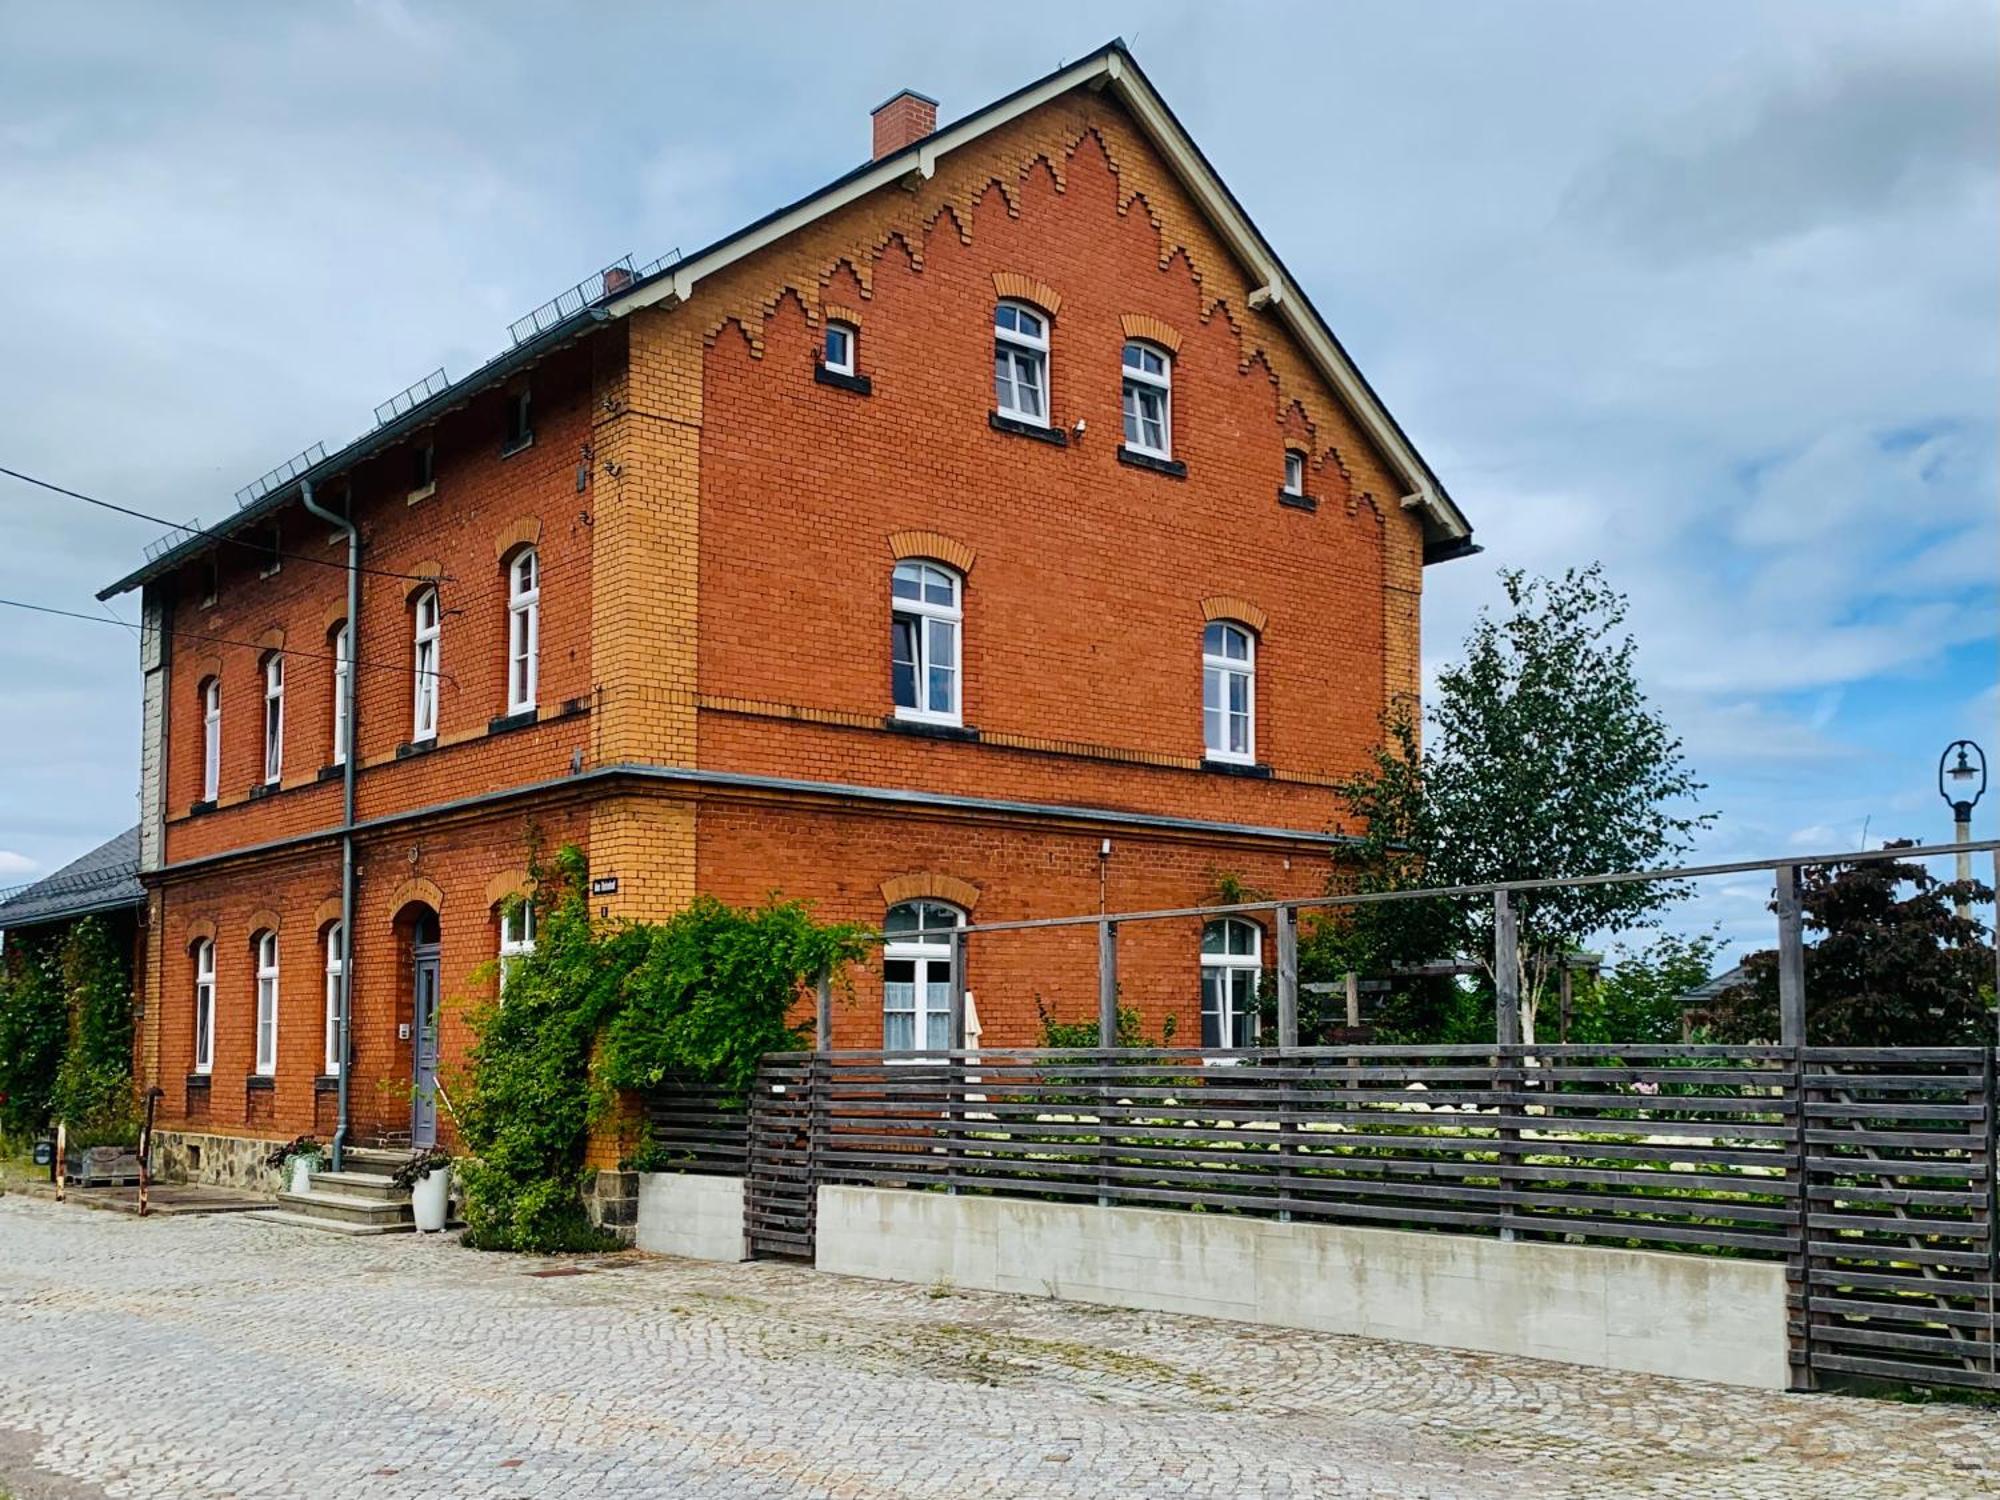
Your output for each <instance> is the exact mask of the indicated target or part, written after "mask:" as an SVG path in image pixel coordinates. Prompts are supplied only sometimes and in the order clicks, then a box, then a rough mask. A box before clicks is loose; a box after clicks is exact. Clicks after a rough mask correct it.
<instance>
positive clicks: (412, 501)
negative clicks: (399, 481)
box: [403, 454, 505, 505]
mask: <svg viewBox="0 0 2000 1500" xmlns="http://www.w3.org/2000/svg"><path fill="white" fill-rule="evenodd" d="M504 456H505V455H504V454H503V455H502V457H504ZM437 492H438V487H437V481H436V480H435V479H433V480H432V481H431V482H430V483H429V484H420V485H418V486H417V487H416V488H415V489H413V490H411V491H410V493H409V494H407V495H405V496H404V497H403V503H404V504H405V505H421V504H422V503H423V502H424V501H426V500H428V499H430V497H431V496H433V495H435V494H436V493H437Z"/></svg>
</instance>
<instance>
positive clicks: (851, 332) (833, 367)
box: [822, 322, 860, 375]
mask: <svg viewBox="0 0 2000 1500" xmlns="http://www.w3.org/2000/svg"><path fill="white" fill-rule="evenodd" d="M859 341H860V334H859V332H858V331H857V330H856V328H855V326H854V325H853V324H852V323H839V322H830V323H828V324H827V325H826V347H825V349H824V351H823V357H822V362H823V363H824V364H825V366H826V368H827V370H828V371H829V372H830V373H832V374H835V375H852V374H853V373H854V351H855V346H856V344H857V343H858V342H859Z"/></svg>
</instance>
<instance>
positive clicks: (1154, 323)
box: [1118, 313, 1181, 354]
mask: <svg viewBox="0 0 2000 1500" xmlns="http://www.w3.org/2000/svg"><path fill="white" fill-rule="evenodd" d="M1118 326H1119V327H1120V328H1122V329H1124V330H1125V337H1126V338H1128V339H1143V340H1145V341H1146V342H1147V343H1149V344H1158V345H1159V346H1160V347H1161V348H1162V349H1164V350H1166V351H1167V352H1168V353H1169V354H1179V353H1180V352H1181V336H1180V333H1179V331H1178V330H1177V329H1175V328H1174V327H1173V325H1172V324H1169V323H1162V322H1161V321H1160V320H1159V319H1158V318H1156V317H1154V316H1153V315H1152V314H1151V313H1125V314H1123V315H1122V316H1120V318H1119V319H1118Z"/></svg>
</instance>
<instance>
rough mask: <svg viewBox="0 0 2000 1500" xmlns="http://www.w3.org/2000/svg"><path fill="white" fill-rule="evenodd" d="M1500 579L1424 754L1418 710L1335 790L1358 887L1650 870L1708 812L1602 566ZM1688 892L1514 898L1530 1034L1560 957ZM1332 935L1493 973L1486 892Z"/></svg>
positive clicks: (1416, 907) (1361, 956) (1642, 889)
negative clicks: (1351, 825)
mask: <svg viewBox="0 0 2000 1500" xmlns="http://www.w3.org/2000/svg"><path fill="white" fill-rule="evenodd" d="M1500 581H1501V585H1502V588H1503V589H1504V591H1505V594H1506V608H1505V610H1504V612H1502V613H1500V614H1499V615H1497V616H1496V615H1494V614H1492V613H1490V612H1482V614H1481V615H1480V617H1479V619H1478V621H1477V622H1476V623H1475V624H1474V626H1473V628H1472V631H1471V633H1470V634H1469V635H1468V636H1467V638H1466V642H1465V648H1464V653H1463V656H1462V658H1461V659H1460V660H1459V661H1458V662H1456V663H1454V664H1452V665H1450V666H1448V667H1446V668H1445V669H1444V670H1443V671H1441V672H1440V673H1439V674H1438V683H1437V692H1436V695H1435V696H1434V698H1433V700H1432V703H1431V706H1430V710H1429V713H1428V715H1427V716H1426V724H1425V733H1424V735H1423V736H1422V743H1421V744H1420V743H1419V733H1418V726H1417V725H1416V724H1415V723H1413V722H1412V721H1410V719H1409V718H1408V717H1407V716H1400V717H1392V719H1391V721H1390V722H1389V724H1388V726H1387V728H1388V734H1387V736H1386V740H1385V743H1384V744H1383V745H1382V746H1380V747H1379V748H1378V749H1377V751H1376V753H1375V757H1374V762H1373V764H1372V765H1371V766H1370V767H1369V768H1368V769H1367V770H1366V771H1365V772H1363V773H1362V774H1361V775H1359V776H1356V777H1354V778H1352V779H1351V780H1349V781H1348V782H1346V783H1345V784H1344V785H1343V786H1342V787H1341V788H1340V791H1341V793H1342V794H1343V795H1344V796H1345V798H1346V800H1347V802H1348V804H1349V806H1350V807H1351V808H1352V809H1353V811H1354V813H1355V815H1356V816H1357V818H1358V819H1359V820H1360V823H1361V827H1362V835H1361V840H1360V843H1359V844H1358V845H1356V846H1354V847H1353V848H1351V849H1350V850H1349V852H1348V856H1347V865H1348V869H1347V870H1346V871H1345V872H1344V876H1345V878H1344V880H1343V884H1344V885H1346V886H1348V887H1349V888H1354V889H1359V890H1363V891H1398V890H1411V889H1416V888H1419V887H1451V886H1470V885H1487V884H1494V883H1498V882H1503V881H1514V880H1540V879H1549V878H1555V877H1566V876H1579V875H1596V874H1603V873H1605V872H1608V871H1617V870H1632V869H1643V868H1646V867H1648V866H1655V865H1661V864H1666V863H1670V862H1671V861H1672V860H1674V859H1675V858H1677V857H1679V856H1681V855H1683V854H1685V853H1686V852H1687V850H1688V849H1689V848H1691V847H1692V846H1693V839H1694V835H1695V833H1696V832H1697V831H1698V830H1699V829H1701V828H1703V827H1705V826H1707V824H1708V823H1709V822H1710V821H1711V820H1712V818H1713V814H1711V813H1708V812H1705V811H1703V810H1701V809H1700V808H1699V807H1698V806H1697V803H1696V799H1698V798H1699V796H1700V794H1701V793H1702V791H1703V790H1704V789H1705V788H1704V785H1703V783H1702V782H1700V781H1699V780H1697V779H1696V778H1695V776H1694V774H1693V773H1692V772H1691V771H1690V770H1689V768H1688V766H1687V764H1686V762H1685V760H1684V759H1683V757H1682V754H1681V743H1680V741H1679V739H1677V738H1676V737H1675V736H1674V734H1673V732H1672V730H1671V729H1670V728H1669V727H1668V726H1667V723H1666V721H1665V719H1664V718H1662V717H1661V715H1660V714H1659V712H1658V711H1657V710H1656V709H1654V708H1653V706H1652V705H1651V704H1650V703H1649V702H1648V701H1647V698H1646V695H1645V692H1644V691H1643V690H1642V689H1641V688H1640V686H1639V679H1638V673H1637V670H1636V667H1635V655H1636V647H1635V646H1634V643H1633V641H1632V638H1631V636H1630V635H1629V634H1625V633H1624V632H1623V629H1622V627H1623V625H1624V622H1625V615H1626V602H1625V598H1624V596H1623V595H1621V594H1619V593H1618V592H1617V591H1616V590H1614V589H1613V588H1612V587H1611V586H1610V584H1608V583H1607V582H1606V581H1605V578H1604V574H1603V571H1602V570H1601V569H1600V568H1599V567H1597V566H1595V565H1593V566H1591V567H1589V568H1586V569H1583V570H1581V571H1578V570H1574V569H1572V570H1569V571H1567V572H1565V573H1563V574H1562V576H1561V577H1559V578H1530V577H1528V576H1527V575H1526V574H1524V573H1521V572H1515V571H1508V572H1503V573H1502V574H1501V575H1500ZM1337 878H1340V877H1337ZM1680 894H1682V892H1681V891H1680V889H1679V888H1678V887H1676V886H1673V885H1671V884H1667V883H1662V882H1653V881H1639V882H1630V883H1625V884H1617V885H1595V886H1570V887H1561V888H1554V889H1541V890H1531V891H1520V892H1516V893H1515V894H1514V896H1513V897H1512V901H1513V908H1514V911H1515V913H1516V919H1517V923H1518V932H1519V946H1518V952H1519V958H1518V964H1519V973H1518V975H1517V976H1516V977H1517V980H1518V983H1519V987H1520V995H1521V1029H1522V1039H1523V1040H1524V1041H1530V1042H1532V1041H1533V1040H1534V1039H1535V1023H1536V1018H1537V1016H1538V1014H1539V1012H1540V1009H1541V1005H1542V1002H1543V999H1544V998H1545V996H1546V995H1547V993H1548V990H1549V987H1550V985H1551V983H1552V982H1553V981H1554V979H1555V977H1556V975H1557V973H1558V970H1559V963H1560V960H1561V958H1562V956H1563V955H1564V954H1566V953H1570V952H1574V951H1576V950H1577V949H1579V948H1581V947H1582V946H1583V945H1584V944H1585V942H1586V941H1587V940H1588V939H1590V938H1591V937H1592V936H1593V935H1596V934H1600V933H1605V932H1614V933H1615V932H1622V931H1629V930H1632V929H1635V928H1644V927H1647V926H1652V925H1657V922H1658V917H1659V914H1660V912H1661V911H1662V910H1663V909H1664V908H1665V907H1667V906H1668V905H1669V904H1670V903H1671V902H1672V901H1674V900H1675V899H1677V897H1678V896H1679V895H1680ZM1326 925H1329V926H1332V927H1334V928H1337V929H1344V936H1343V937H1342V938H1341V941H1343V942H1345V943H1346V944H1348V945H1349V947H1350V949H1351V950H1352V953H1353V954H1354V955H1355V957H1356V958H1357V960H1359V961H1362V962H1365V963H1368V964H1372V965H1375V966H1378V968H1379V967H1381V966H1387V965H1391V964H1408V963H1415V962H1422V961H1424V960H1426V959H1431V958H1440V957H1445V956H1449V955H1454V954H1466V955H1469V956H1472V957H1475V958H1478V959H1479V960H1480V961H1481V962H1483V963H1484V964H1485V965H1486V968H1487V976H1488V978H1489V979H1491V978H1492V977H1493V976H1492V962H1493V928H1494V910H1493V900H1492V898H1491V897H1490V896H1478V897H1454V896H1442V897H1424V898H1414V899H1408V900H1401V901H1392V902H1380V903H1369V904H1366V905H1362V906H1357V907H1352V908H1348V909H1347V915H1346V916H1345V918H1344V919H1337V920H1336V921H1335V922H1334V923H1331V924H1326Z"/></svg>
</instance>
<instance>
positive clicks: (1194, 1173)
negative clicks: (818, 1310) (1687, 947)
mask: <svg viewBox="0 0 2000 1500" xmlns="http://www.w3.org/2000/svg"><path fill="white" fill-rule="evenodd" d="M766 1074H767V1076H766V1077H764V1078H761V1079H760V1081H759V1091H758V1094H757V1098H756V1104H755V1109H754V1119H753V1124H752V1128H751V1132H750V1147H749V1151H750V1193H749V1198H750V1207H749V1210H748V1212H749V1216H750V1220H751V1223H750V1234H751V1239H752V1243H753V1246H754V1245H758V1244H760V1243H762V1244H765V1245H768V1246H769V1247H770V1249H771V1251H774V1252H776V1253H787V1254H806V1255H809V1254H810V1253H811V1247H812V1197H813V1189H814V1188H815V1187H816V1186H817V1185H818V1184H820V1183H841V1182H845V1183H859V1184H866V1185H872V1186H897V1187H911V1188H925V1189H933V1190H944V1191H948V1192H954V1193H962V1192H978V1193H998V1194H1012V1195H1019V1196H1029V1197H1036V1198H1053V1199H1066V1200H1070V1201H1077V1202H1086V1203H1097V1204H1101V1205H1106V1206H1109V1205H1116V1204H1139V1205H1145V1206H1149V1207H1154V1208H1189V1209H1192V1208H1199V1209H1201V1210H1202V1211H1205V1212H1211V1213H1217V1212H1219V1213H1241V1214H1259V1215H1271V1216H1275V1217H1278V1218H1282V1219H1297V1220H1315V1221H1323V1222H1336V1223H1356V1224H1373V1225H1378V1226H1383V1227H1392V1228H1404V1229H1430V1230H1446V1231H1455V1232H1460V1233H1484V1234H1498V1235H1501V1236H1505V1237H1510V1238H1511V1237H1521V1238H1535V1239H1543V1240H1558V1241H1570V1242H1576V1243H1588V1244H1598V1245H1619V1246H1627V1247H1632V1248H1646V1249H1663V1250H1677V1251H1683V1252H1694V1253H1705V1254H1720V1255H1734V1256H1750V1257H1757V1258H1766V1259H1776V1260H1784V1261H1785V1262H1786V1263H1787V1265H1788V1269H1789V1271H1790V1275H1791V1279H1792V1285H1793V1304H1794V1316H1793V1326H1792V1339H1793V1360H1794V1364H1795V1368H1796V1369H1797V1371H1798V1372H1799V1380H1800V1383H1801V1384H1806V1383H1809V1382H1810V1379H1811V1375H1812V1372H1814V1371H1840V1372H1846V1373H1853V1374H1874V1375H1884V1376H1889V1377H1891V1378H1898V1379H1922V1380H1931V1381H1935V1382H1940V1383H1954V1384H1975V1385H1992V1384H1994V1383H1995V1382H1994V1378H1993V1373H1994V1338H1993V1335H1994V1317H1993V1305H1992V1304H1993V1291H1994V1286H1993V1283H1994V1281H1995V1265H1996V1236H1995V1232H1994V1224H1995V1218H1994V1213H1993V1193H1994V1186H1995V1184H1994V1172H1993V1158H1994V1105H1993V1057H1992V1054H1991V1053H1990V1052H1988V1051H1986V1050H1984V1049H1979V1048H1969V1049H1955V1050H1952V1049H1934V1050H1918V1049H1894V1050H1887V1051H1880V1052H1864V1051H1856V1050H1853V1049H1795V1048H1780V1047H1695V1046H1677V1047H1666V1046H1622V1045H1621V1046H1616V1047H1590V1046H1576V1045H1572V1046H1548V1047H1532V1048H1529V1047H1494V1046H1473V1047H1420V1048H1408V1047H1394V1048H1391V1047H1359V1046H1345V1045H1343V1046H1341V1047H1336V1048H1324V1047H1322V1048H1296V1049H1290V1050H1287V1051H1285V1052H1284V1053H1282V1054H1280V1053H1277V1052H1269V1051H1262V1052H1237V1053H1208V1054H1202V1053H1196V1052H1191V1051H1187V1050H1145V1049H1126V1048H1121V1049H1115V1050H1108V1051H1107V1050H1101V1049H1078V1050H1065V1051H1050V1050H1039V1049H1038V1050H982V1051H981V1052H978V1053H976V1054H974V1053H956V1054H927V1055H913V1054H909V1053H884V1052H834V1053H829V1054H820V1055H817V1056H815V1055H814V1054H788V1055H784V1056H774V1057H772V1058H768V1059H766ZM1912 1372H1915V1373H1912Z"/></svg>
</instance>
